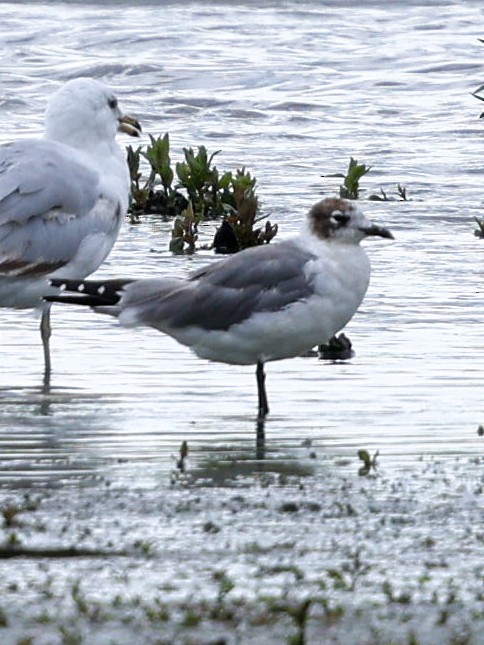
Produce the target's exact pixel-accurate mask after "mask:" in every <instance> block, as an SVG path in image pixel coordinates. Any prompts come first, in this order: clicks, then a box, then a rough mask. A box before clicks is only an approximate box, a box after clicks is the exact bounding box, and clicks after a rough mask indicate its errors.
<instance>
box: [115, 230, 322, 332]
mask: <svg viewBox="0 0 484 645" xmlns="http://www.w3.org/2000/svg"><path fill="white" fill-rule="evenodd" d="M312 257H313V256H312V254H311V253H309V252H307V251H304V250H303V249H301V248H300V247H299V246H298V245H297V244H295V243H294V242H292V241H285V242H281V243H279V244H274V245H272V246H269V245H265V246H259V247H254V248H252V249H248V250H246V251H243V252H241V253H238V254H236V255H234V256H231V257H229V258H227V259H224V260H221V261H218V262H215V263H213V264H209V265H208V266H207V267H205V268H203V269H200V270H198V271H195V272H194V273H192V274H191V275H190V277H189V279H188V281H181V280H178V281H175V282H173V284H171V285H168V286H167V284H166V282H164V281H163V280H162V279H160V280H152V281H150V282H151V284H150V285H148V284H147V281H140V282H134V283H132V284H130V285H128V287H127V288H126V295H125V296H124V297H123V300H122V305H123V306H122V308H123V309H126V310H128V309H130V308H132V309H134V310H136V318H137V322H138V323H139V324H147V325H152V326H154V327H157V328H158V329H162V330H163V331H168V333H170V330H174V329H179V328H185V327H190V326H197V327H201V328H203V329H206V330H227V329H229V328H230V327H231V326H232V325H236V324H238V323H241V322H243V321H244V320H246V319H247V318H249V317H250V316H251V315H253V314H256V313H261V312H271V311H277V310H280V309H284V308H285V307H287V306H289V305H291V304H292V303H294V302H296V301H299V300H304V299H306V298H308V297H309V296H311V295H312V294H313V292H314V291H313V285H312V284H311V282H310V281H308V280H307V278H306V275H305V273H304V270H303V269H304V265H305V263H306V262H308V261H309V260H310V259H311V258H312ZM143 284H144V285H145V286H144V287H143V286H142V285H143ZM133 313H135V312H134V311H133ZM121 321H122V318H121Z"/></svg>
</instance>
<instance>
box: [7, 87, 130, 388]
mask: <svg viewBox="0 0 484 645" xmlns="http://www.w3.org/2000/svg"><path fill="white" fill-rule="evenodd" d="M118 130H121V131H123V132H126V133H127V134H130V135H133V136H139V134H140V126H139V124H138V122H137V121H136V120H135V119H133V117H130V116H129V115H124V114H123V113H122V111H121V109H120V107H119V105H118V100H117V98H116V96H115V95H114V94H113V93H112V92H111V90H109V89H108V88H107V87H106V86H105V85H104V84H103V83H101V82H100V81H97V80H94V79H90V78H77V79H74V80H71V81H68V82H67V83H66V84H65V85H63V86H62V87H61V88H60V89H59V90H58V91H57V92H55V93H54V94H53V96H52V97H51V99H50V101H49V105H48V108H47V112H46V116H45V132H44V137H43V139H24V140H18V141H16V142H14V143H7V144H5V145H2V146H0V307H14V308H31V307H32V308H33V307H41V308H42V319H41V325H40V329H41V335H42V343H43V348H44V365H45V368H44V383H45V384H46V385H48V383H49V378H50V372H51V364H50V349H49V338H50V333H51V330H50V304H48V303H46V302H45V301H43V300H42V296H44V295H46V294H48V293H55V290H53V289H52V287H50V285H49V278H77V279H83V278H85V277H86V276H88V275H89V274H91V273H92V272H93V271H95V270H96V269H97V268H98V267H99V265H100V264H101V263H102V262H103V261H104V260H105V258H106V257H107V256H108V254H109V252H110V251H111V248H112V246H113V244H114V242H115V240H116V237H117V235H118V232H119V227H120V225H121V222H122V219H123V217H124V215H125V213H126V211H127V208H128V199H129V174H128V168H127V164H126V158H125V155H124V153H123V152H122V151H121V149H120V147H119V146H118V144H117V143H116V141H115V136H116V133H117V132H118Z"/></svg>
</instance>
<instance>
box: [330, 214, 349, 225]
mask: <svg viewBox="0 0 484 645" xmlns="http://www.w3.org/2000/svg"><path fill="white" fill-rule="evenodd" d="M333 219H335V220H336V221H337V222H338V224H341V226H344V225H345V224H348V222H349V221H350V216H349V215H345V214H344V213H336V214H335V215H333Z"/></svg>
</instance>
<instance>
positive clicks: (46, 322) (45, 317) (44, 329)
mask: <svg viewBox="0 0 484 645" xmlns="http://www.w3.org/2000/svg"><path fill="white" fill-rule="evenodd" d="M51 306H52V305H51V303H50V302H49V303H46V304H45V305H44V308H43V310H42V318H41V320H40V336H41V338H42V346H43V348H44V388H49V385H50V372H51V365H50V335H51V333H52V330H51V327H50V308H51Z"/></svg>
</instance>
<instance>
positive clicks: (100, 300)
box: [44, 278, 133, 313]
mask: <svg viewBox="0 0 484 645" xmlns="http://www.w3.org/2000/svg"><path fill="white" fill-rule="evenodd" d="M130 282H133V280H62V279H60V278H58V279H55V280H51V281H50V284H51V285H52V286H53V287H57V288H58V289H60V291H59V293H57V294H56V295H53V296H45V297H44V300H47V302H68V303H70V304H74V305H84V306H86V307H93V308H95V309H97V308H98V307H113V308H115V306H116V305H117V304H118V302H119V301H120V299H121V296H122V290H123V287H125V286H126V285H127V284H129V283H130ZM106 313H108V312H107V311H106ZM109 313H111V312H109ZM112 313H115V312H114V311H113V312H112Z"/></svg>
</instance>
